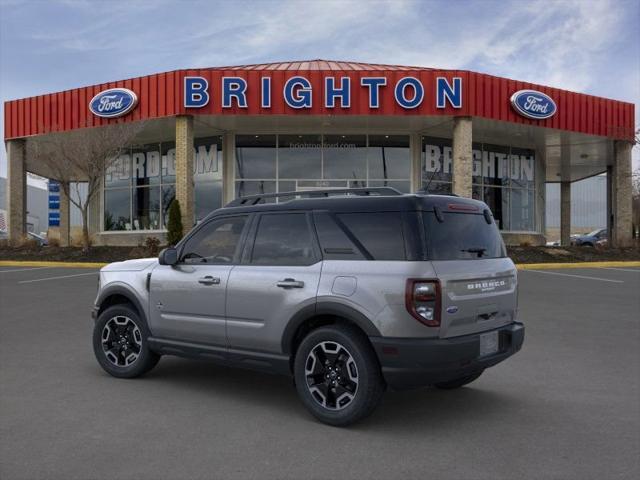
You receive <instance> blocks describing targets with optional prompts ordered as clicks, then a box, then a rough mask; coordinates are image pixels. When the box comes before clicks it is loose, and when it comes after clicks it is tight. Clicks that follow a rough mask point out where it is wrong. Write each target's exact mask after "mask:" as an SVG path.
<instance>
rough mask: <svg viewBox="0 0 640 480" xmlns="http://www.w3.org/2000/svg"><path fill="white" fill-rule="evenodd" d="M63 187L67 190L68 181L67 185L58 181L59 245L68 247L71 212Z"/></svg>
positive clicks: (68, 186)
mask: <svg viewBox="0 0 640 480" xmlns="http://www.w3.org/2000/svg"><path fill="white" fill-rule="evenodd" d="M63 187H65V188H66V189H67V191H68V189H69V188H70V185H69V184H68V183H67V185H62V182H60V227H59V230H60V246H61V247H68V246H69V245H70V238H69V234H70V233H69V230H70V228H71V216H70V215H71V214H70V210H69V209H70V205H69V197H68V196H67V194H66V193H65V188H63Z"/></svg>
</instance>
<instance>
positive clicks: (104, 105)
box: [89, 88, 138, 118]
mask: <svg viewBox="0 0 640 480" xmlns="http://www.w3.org/2000/svg"><path fill="white" fill-rule="evenodd" d="M137 104H138V96H137V95H136V94H135V93H134V92H132V91H131V90H129V89H127V88H110V89H109V90H103V91H102V92H100V93H99V94H97V95H96V96H95V97H93V98H92V99H91V101H90V102H89V110H91V113H93V114H94V115H96V116H98V117H103V118H115V117H121V116H123V115H126V114H127V113H129V112H130V111H131V110H133V109H134V108H135V107H136V105H137Z"/></svg>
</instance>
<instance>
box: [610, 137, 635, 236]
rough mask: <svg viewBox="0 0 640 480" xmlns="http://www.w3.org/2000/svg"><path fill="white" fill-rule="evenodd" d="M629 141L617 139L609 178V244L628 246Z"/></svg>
mask: <svg viewBox="0 0 640 480" xmlns="http://www.w3.org/2000/svg"><path fill="white" fill-rule="evenodd" d="M631 147H632V143H631V142H622V141H618V142H616V144H615V164H614V166H613V169H612V172H613V178H612V179H611V187H612V192H611V196H612V203H613V211H612V213H613V222H612V223H613V225H612V227H613V228H612V233H613V235H612V238H611V245H612V246H615V247H628V246H630V245H631V242H632V233H631V228H632V227H631V224H632V214H631V196H632V178H631Z"/></svg>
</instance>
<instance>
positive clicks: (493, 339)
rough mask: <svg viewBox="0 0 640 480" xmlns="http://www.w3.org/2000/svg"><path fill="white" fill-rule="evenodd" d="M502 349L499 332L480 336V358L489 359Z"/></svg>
mask: <svg viewBox="0 0 640 480" xmlns="http://www.w3.org/2000/svg"><path fill="white" fill-rule="evenodd" d="M499 347H500V338H499V337H498V331H497V330H496V331H494V332H488V333H481V334H480V357H481V358H482V357H487V356H489V355H493V354H495V353H498V349H499Z"/></svg>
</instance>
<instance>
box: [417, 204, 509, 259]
mask: <svg viewBox="0 0 640 480" xmlns="http://www.w3.org/2000/svg"><path fill="white" fill-rule="evenodd" d="M423 218H424V228H425V234H426V239H427V249H428V251H429V258H430V259H431V260H470V259H478V258H500V257H506V251H505V248H504V243H503V242H502V237H501V236H500V232H499V231H498V228H497V227H496V224H495V222H494V221H493V220H492V221H491V223H490V224H489V223H487V221H486V220H485V217H484V215H478V214H474V213H458V212H455V213H454V212H443V213H442V222H440V221H438V219H437V218H436V215H435V213H434V212H425V213H423Z"/></svg>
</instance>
